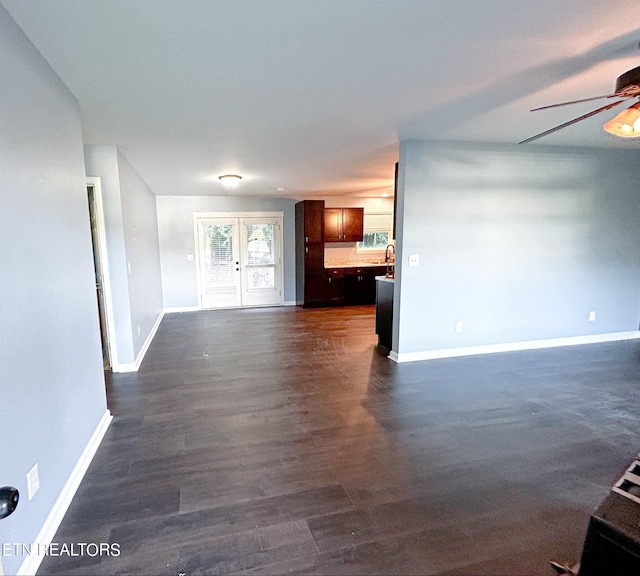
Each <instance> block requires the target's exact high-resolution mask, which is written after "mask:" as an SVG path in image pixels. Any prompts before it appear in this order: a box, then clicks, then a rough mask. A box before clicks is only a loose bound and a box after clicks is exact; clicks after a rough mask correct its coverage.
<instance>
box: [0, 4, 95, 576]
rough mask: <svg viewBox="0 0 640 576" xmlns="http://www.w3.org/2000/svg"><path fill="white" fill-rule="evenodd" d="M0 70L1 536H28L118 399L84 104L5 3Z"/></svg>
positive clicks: (10, 566) (13, 567)
mask: <svg viewBox="0 0 640 576" xmlns="http://www.w3.org/2000/svg"><path fill="white" fill-rule="evenodd" d="M0 77H1V78H2V79H3V80H2V90H0V198H1V205H2V209H1V210H0V246H2V252H1V254H0V397H1V398H2V401H1V402H0V441H1V442H2V457H1V458H0V486H4V485H13V486H16V487H17V488H18V489H19V490H20V493H21V500H20V503H19V505H18V508H17V510H16V511H15V512H14V513H13V514H12V515H11V516H9V517H7V518H5V519H3V520H0V541H1V542H17V543H27V544H28V543H31V542H33V541H34V540H35V538H36V536H37V535H38V533H39V531H40V529H41V528H42V526H43V524H44V522H45V520H46V519H47V517H48V515H49V513H50V512H51V509H52V507H53V505H54V503H55V502H56V499H57V498H58V496H59V495H60V493H61V491H62V489H63V487H64V485H65V483H66V481H67V480H68V478H69V476H70V474H71V472H72V470H73V469H74V467H75V465H76V464H77V462H78V459H79V458H80V456H81V454H82V452H83V451H84V449H85V447H86V446H87V443H88V441H89V439H90V438H91V436H92V434H93V432H94V431H95V430H96V428H97V426H98V424H99V422H100V420H101V419H102V417H103V416H104V415H105V413H106V410H107V406H106V398H105V384H104V376H103V372H102V351H101V345H100V333H99V324H98V310H97V304H96V291H95V279H94V270H93V257H92V247H91V231H90V225H89V210H88V200H87V193H86V186H85V174H84V163H83V153H82V134H81V125H80V113H79V108H78V104H77V102H76V101H75V99H74V98H73V96H72V95H71V93H70V92H69V90H68V89H67V88H66V87H65V86H64V84H63V83H62V82H61V81H60V79H59V78H58V77H57V76H56V74H55V73H54V72H53V71H52V70H51V68H50V67H49V65H48V64H47V63H46V61H45V60H44V58H42V56H41V55H40V54H39V53H38V52H37V51H36V49H35V48H34V47H33V45H32V44H31V42H29V40H28V39H27V37H26V36H25V35H24V34H23V33H22V31H21V30H20V29H19V28H18V26H17V25H16V24H15V22H14V21H13V20H12V19H11V17H10V16H9V15H8V13H7V12H6V10H5V9H4V8H3V7H2V6H0ZM36 462H37V463H38V467H39V472H40V490H39V491H38V492H37V493H36V494H35V496H34V498H33V499H32V500H29V499H28V497H27V483H26V474H27V472H28V470H29V469H30V468H31V467H32V466H33V465H34V464H35V463H36ZM24 559H25V558H23V557H20V556H5V557H4V558H3V562H4V569H5V572H6V573H7V574H14V573H16V571H17V570H18V569H19V567H20V565H21V564H22V562H23V560H24Z"/></svg>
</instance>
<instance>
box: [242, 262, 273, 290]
mask: <svg viewBox="0 0 640 576" xmlns="http://www.w3.org/2000/svg"><path fill="white" fill-rule="evenodd" d="M247 280H248V284H249V286H248V288H249V290H253V289H254V288H273V287H274V286H275V281H276V278H275V270H274V268H273V267H271V266H269V267H268V268H250V269H249V270H248V271H247Z"/></svg>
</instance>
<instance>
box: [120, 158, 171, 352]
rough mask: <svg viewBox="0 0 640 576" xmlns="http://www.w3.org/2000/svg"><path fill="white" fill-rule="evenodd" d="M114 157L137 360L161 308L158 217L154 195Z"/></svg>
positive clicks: (127, 167) (129, 167)
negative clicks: (120, 204) (116, 168)
mask: <svg viewBox="0 0 640 576" xmlns="http://www.w3.org/2000/svg"><path fill="white" fill-rule="evenodd" d="M117 157H118V172H119V174H120V192H121V200H122V222H123V226H124V228H123V231H124V243H125V250H126V256H127V266H128V269H127V272H128V275H129V276H128V279H129V309H130V310H131V328H132V331H133V333H132V338H133V357H134V358H137V357H138V354H139V353H140V351H141V349H142V347H143V345H144V343H145V341H146V339H147V338H148V336H149V335H150V334H151V331H152V329H153V327H154V325H155V323H156V321H157V320H158V318H159V317H160V315H161V314H162V309H163V304H162V276H161V272H160V245H159V240H158V214H157V211H156V196H155V194H154V193H153V192H152V191H151V189H150V188H149V186H147V184H146V182H145V181H144V180H143V179H142V177H141V176H140V175H139V174H138V173H137V172H136V170H135V169H134V168H133V166H131V164H130V163H129V161H128V160H127V159H126V157H125V156H124V155H123V154H122V152H120V150H118V153H117ZM138 332H139V333H138Z"/></svg>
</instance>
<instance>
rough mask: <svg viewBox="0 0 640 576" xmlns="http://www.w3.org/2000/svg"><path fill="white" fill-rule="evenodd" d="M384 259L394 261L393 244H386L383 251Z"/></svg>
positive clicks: (394, 249) (394, 250) (394, 248)
mask: <svg viewBox="0 0 640 576" xmlns="http://www.w3.org/2000/svg"><path fill="white" fill-rule="evenodd" d="M384 261H385V262H395V261H396V247H395V246H394V245H393V244H389V245H387V248H386V249H385V251H384Z"/></svg>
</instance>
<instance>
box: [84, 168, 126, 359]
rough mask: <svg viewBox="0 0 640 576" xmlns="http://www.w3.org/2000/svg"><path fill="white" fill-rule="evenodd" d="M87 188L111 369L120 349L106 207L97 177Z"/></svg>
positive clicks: (107, 351) (93, 177)
mask: <svg viewBox="0 0 640 576" xmlns="http://www.w3.org/2000/svg"><path fill="white" fill-rule="evenodd" d="M85 180H86V185H87V187H92V188H93V198H94V201H95V217H96V225H97V229H98V237H97V246H98V254H96V257H97V258H99V260H100V275H101V278H100V282H101V291H102V299H101V306H102V312H103V320H104V321H103V330H104V331H105V334H106V340H107V343H108V346H107V350H106V351H105V352H106V354H107V358H108V360H109V364H110V365H111V367H113V366H114V365H117V363H118V348H117V343H116V328H115V327H116V322H115V316H114V314H113V300H112V295H111V277H110V275H109V258H108V256H107V233H106V225H105V220H104V205H103V202H102V184H101V182H100V178H99V177H97V176H88V177H86V179H85Z"/></svg>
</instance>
